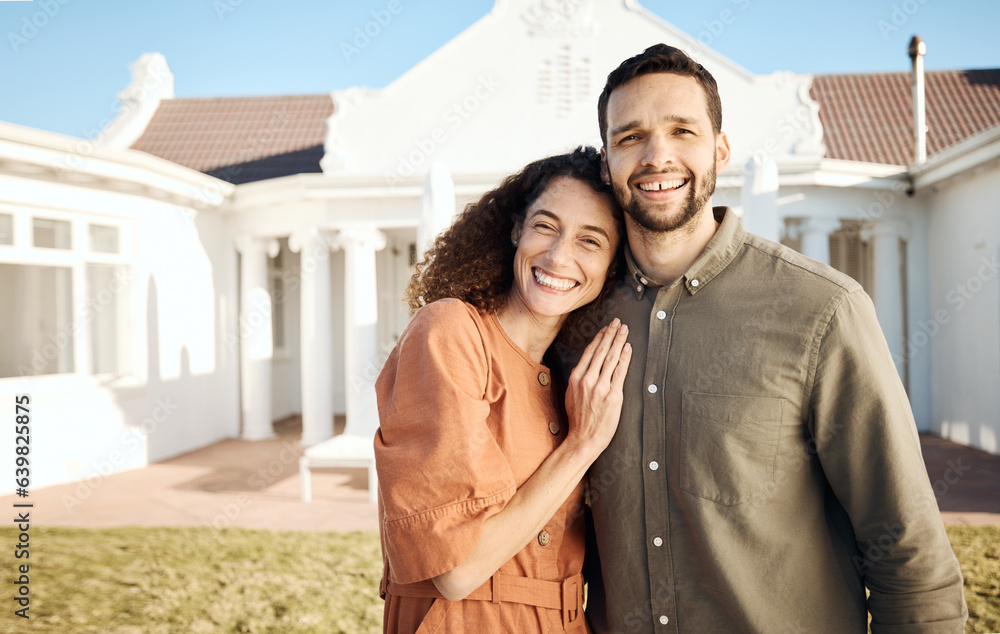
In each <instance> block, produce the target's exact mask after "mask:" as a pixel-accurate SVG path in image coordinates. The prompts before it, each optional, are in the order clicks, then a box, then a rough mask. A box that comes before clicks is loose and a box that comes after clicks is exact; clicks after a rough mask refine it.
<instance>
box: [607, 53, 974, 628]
mask: <svg viewBox="0 0 1000 634" xmlns="http://www.w3.org/2000/svg"><path fill="white" fill-rule="evenodd" d="M598 108H599V120H600V126H601V136H602V139H603V141H604V147H603V150H602V151H603V153H604V158H605V163H606V169H607V175H608V176H609V178H610V181H611V184H612V185H613V187H614V191H615V195H616V197H617V198H618V200H619V202H620V203H621V205H622V207H623V208H624V209H625V211H626V215H625V220H626V227H627V232H628V251H627V253H626V259H627V263H628V271H627V273H626V277H625V280H624V284H623V285H620V286H619V290H618V292H616V293H615V294H614V296H613V297H612V299H611V300H609V303H608V305H607V311H608V316H609V318H610V317H611V316H618V317H621V318H622V320H623V321H624V323H626V324H627V325H628V326H629V329H630V334H629V340H630V342H631V343H632V346H633V349H634V355H633V359H632V362H631V365H630V368H629V375H628V379H627V381H626V384H625V393H626V399H625V406H624V409H623V411H622V419H621V424H620V426H619V428H618V431H617V434H616V436H615V438H614V440H613V441H612V443H611V445H610V446H609V447H608V449H607V450H606V451H605V453H604V454H603V455H602V456H601V458H599V459H598V461H597V462H595V463H594V465H593V467H592V468H591V471H590V475H589V485H590V500H591V506H592V511H593V519H594V525H595V539H596V549H595V551H596V555H597V556H596V557H595V561H594V565H593V567H592V570H591V574H590V575H589V577H588V579H589V582H590V595H589V596H590V598H589V604H588V616H589V619H590V621H591V625H592V627H593V629H594V631H595V632H598V633H605V632H768V633H770V632H837V633H843V632H865V631H866V623H867V618H868V612H870V613H871V619H872V621H871V627H872V631H873V632H875V633H878V632H906V633H907V634H912V633H914V632H961V631H962V628H963V624H964V622H965V619H966V610H965V602H964V598H963V595H962V576H961V572H960V570H959V567H958V562H957V561H956V559H955V557H954V555H953V553H952V551H951V547H950V545H949V543H948V540H947V537H946V535H945V532H944V527H943V526H942V523H941V519H940V516H939V515H938V511H937V506H936V503H935V500H934V495H933V493H932V490H931V487H930V483H929V481H928V478H927V473H926V471H925V470H924V466H923V462H922V459H921V455H920V446H919V441H918V437H917V433H916V428H915V425H914V422H913V417H912V414H911V413H910V408H909V403H908V400H907V397H906V393H905V392H904V390H903V387H902V385H901V383H900V380H899V377H898V375H897V372H896V369H895V367H894V366H893V362H892V359H891V357H890V354H889V350H888V347H887V345H886V343H885V339H884V337H883V335H882V332H881V330H880V328H879V325H878V322H877V320H876V317H875V312H874V309H873V306H872V303H871V301H870V299H869V298H868V296H867V295H866V294H865V293H864V291H863V290H862V289H861V286H860V285H859V284H858V283H857V282H855V281H854V280H852V279H850V278H849V277H847V276H845V275H842V274H840V273H838V272H837V271H835V270H834V269H832V268H830V267H828V266H826V265H824V264H821V263H818V262H815V261H813V260H810V259H807V258H805V257H803V256H801V255H799V254H797V253H795V252H794V251H792V250H790V249H787V248H785V247H783V246H781V245H778V244H774V243H772V242H768V241H766V240H763V239H761V238H758V237H756V236H753V235H750V234H747V233H746V232H745V231H744V229H743V227H742V226H741V225H740V222H739V220H738V219H737V218H736V217H735V216H734V215H733V213H732V211H731V210H729V209H727V208H725V207H719V208H715V209H713V208H712V201H711V199H712V194H713V192H714V190H715V177H716V173H718V172H721V171H722V170H723V169H725V168H726V166H727V165H728V164H729V160H730V154H731V152H730V146H729V141H728V139H727V138H726V135H725V133H723V132H722V129H721V128H722V108H721V104H720V101H719V95H718V90H717V87H716V84H715V80H714V79H713V78H712V76H711V75H710V74H709V73H708V71H706V70H705V69H704V68H702V67H701V66H700V65H699V64H697V63H695V62H694V61H692V60H691V59H690V58H689V57H687V55H685V54H684V53H683V52H681V51H679V50H678V49H676V48H673V47H670V46H666V45H662V44H661V45H657V46H653V47H651V48H650V49H648V50H646V51H645V52H644V53H642V54H641V55H638V56H636V57H634V58H632V59H629V60H627V61H625V62H624V63H623V64H622V65H621V66H620V67H619V68H618V69H617V70H615V71H614V72H612V73H611V75H609V77H608V82H607V85H606V87H605V89H604V92H603V94H602V95H601V98H600V102H599V105H598ZM866 587H867V589H868V591H869V592H870V598H868V599H867V602H866V598H865V588H866Z"/></svg>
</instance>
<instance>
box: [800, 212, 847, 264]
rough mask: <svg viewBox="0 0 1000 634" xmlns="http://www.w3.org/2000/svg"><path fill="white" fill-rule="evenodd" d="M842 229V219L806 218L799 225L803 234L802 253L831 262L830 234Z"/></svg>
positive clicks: (825, 262)
mask: <svg viewBox="0 0 1000 634" xmlns="http://www.w3.org/2000/svg"><path fill="white" fill-rule="evenodd" d="M838 229H840V221H839V220H835V219H829V218H804V219H803V220H802V221H801V222H800V223H799V226H798V231H799V233H800V235H801V236H802V255H804V256H806V257H807V258H812V259H814V260H818V261H820V262H822V263H823V264H829V263H830V234H831V233H833V232H834V231H837V230H838Z"/></svg>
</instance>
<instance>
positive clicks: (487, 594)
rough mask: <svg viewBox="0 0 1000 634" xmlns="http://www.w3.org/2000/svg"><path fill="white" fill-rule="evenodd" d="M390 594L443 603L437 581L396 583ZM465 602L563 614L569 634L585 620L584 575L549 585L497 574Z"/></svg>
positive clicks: (537, 580) (389, 585)
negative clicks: (531, 607) (487, 603)
mask: <svg viewBox="0 0 1000 634" xmlns="http://www.w3.org/2000/svg"><path fill="white" fill-rule="evenodd" d="M386 590H388V592H389V594H394V595H396V596H397V597H416V598H421V599H443V598H444V597H443V596H442V595H441V593H440V592H438V589H437V587H436V586H435V585H434V582H433V581H430V580H427V581H418V582H417V583H405V584H400V583H395V582H392V581H390V582H389V583H388V584H387V585H386ZM464 600H465V601H469V600H471V601H489V602H491V603H521V604H524V605H532V606H535V607H539V608H548V609H550V610H561V611H562V621H563V629H565V630H569V629H570V627H572V626H576V625H577V624H578V623H577V621H582V619H581V617H582V616H583V575H582V574H575V575H573V576H572V577H566V578H565V579H563V580H562V581H546V580H545V579H534V578H531V577H519V576H517V575H502V574H500V573H496V574H494V575H493V576H492V577H490V578H489V580H488V581H487V582H486V583H484V584H483V585H481V586H479V587H478V588H476V589H475V590H473V591H472V592H471V593H470V594H469V596H467V597H465V599H464Z"/></svg>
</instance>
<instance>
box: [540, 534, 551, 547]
mask: <svg viewBox="0 0 1000 634" xmlns="http://www.w3.org/2000/svg"><path fill="white" fill-rule="evenodd" d="M549 539H551V537H550V536H549V532H548V531H542V532H541V533H539V534H538V543H539V544H541V545H542V546H548V545H549Z"/></svg>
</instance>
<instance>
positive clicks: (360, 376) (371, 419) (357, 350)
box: [333, 228, 386, 437]
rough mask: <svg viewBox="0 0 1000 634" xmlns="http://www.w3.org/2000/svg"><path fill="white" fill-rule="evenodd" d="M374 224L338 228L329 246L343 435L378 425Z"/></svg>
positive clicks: (378, 244)
mask: <svg viewBox="0 0 1000 634" xmlns="http://www.w3.org/2000/svg"><path fill="white" fill-rule="evenodd" d="M385 242H386V240H385V234H383V233H382V232H381V231H379V230H378V229H375V228H361V229H344V230H341V231H339V232H338V233H337V234H336V236H335V237H334V239H333V244H334V245H336V246H339V247H340V248H341V249H343V250H344V264H345V266H344V277H345V284H344V317H345V319H344V358H345V365H346V368H345V370H346V372H345V376H346V377H347V381H346V382H347V385H346V394H345V396H346V401H347V426H346V428H345V429H344V433H345V434H356V435H364V436H368V435H371V436H372V437H374V435H375V430H376V429H377V428H378V408H377V407H376V401H375V379H376V378H378V373H379V370H380V369H381V368H380V366H381V364H380V359H379V355H378V286H377V283H376V279H375V252H376V251H379V250H381V249H383V248H385Z"/></svg>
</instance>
